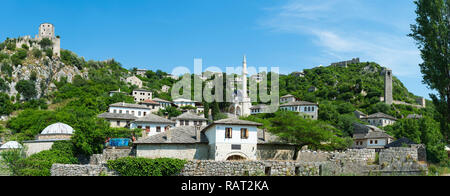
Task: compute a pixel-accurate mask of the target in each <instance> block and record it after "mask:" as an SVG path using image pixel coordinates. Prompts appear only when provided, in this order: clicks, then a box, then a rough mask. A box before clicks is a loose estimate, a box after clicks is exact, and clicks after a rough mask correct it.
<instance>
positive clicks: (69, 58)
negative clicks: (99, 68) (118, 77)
mask: <svg viewBox="0 0 450 196" xmlns="http://www.w3.org/2000/svg"><path fill="white" fill-rule="evenodd" d="M61 61H62V62H63V63H64V64H66V65H72V66H75V67H77V68H78V69H80V70H81V69H83V65H84V64H85V62H84V59H82V58H79V57H78V56H77V55H76V54H75V53H73V52H71V51H68V50H61ZM91 63H92V62H91ZM93 64H95V63H93ZM94 67H96V66H94Z"/></svg>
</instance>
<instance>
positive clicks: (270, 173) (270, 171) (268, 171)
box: [264, 167, 272, 176]
mask: <svg viewBox="0 0 450 196" xmlns="http://www.w3.org/2000/svg"><path fill="white" fill-rule="evenodd" d="M264 174H266V176H271V175H272V168H271V167H266V169H265V170H264Z"/></svg>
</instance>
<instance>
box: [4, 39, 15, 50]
mask: <svg viewBox="0 0 450 196" xmlns="http://www.w3.org/2000/svg"><path fill="white" fill-rule="evenodd" d="M6 49H8V50H10V51H14V50H16V42H12V41H10V42H8V43H7V44H6Z"/></svg>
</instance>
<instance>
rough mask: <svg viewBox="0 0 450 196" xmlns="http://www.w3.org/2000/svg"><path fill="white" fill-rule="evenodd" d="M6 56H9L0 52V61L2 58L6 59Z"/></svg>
mask: <svg viewBox="0 0 450 196" xmlns="http://www.w3.org/2000/svg"><path fill="white" fill-rule="evenodd" d="M8 58H9V55H8V54H5V53H2V52H0V62H2V61H3V60H4V59H8Z"/></svg>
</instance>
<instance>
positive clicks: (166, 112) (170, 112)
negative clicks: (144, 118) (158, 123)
mask: <svg viewBox="0 0 450 196" xmlns="http://www.w3.org/2000/svg"><path fill="white" fill-rule="evenodd" d="M158 115H159V116H169V119H170V118H172V117H177V116H179V115H181V111H180V110H178V109H177V108H175V107H172V106H168V107H166V108H165V109H161V110H159V111H158Z"/></svg>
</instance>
